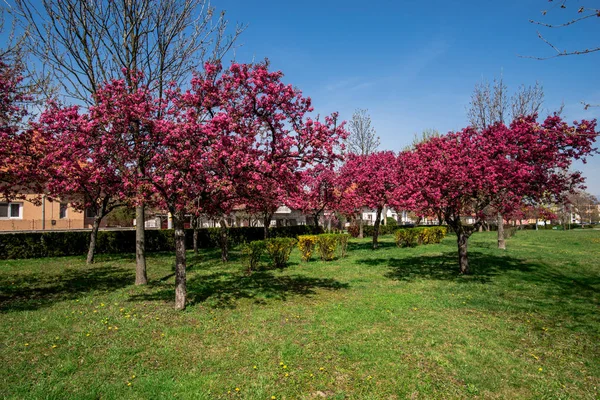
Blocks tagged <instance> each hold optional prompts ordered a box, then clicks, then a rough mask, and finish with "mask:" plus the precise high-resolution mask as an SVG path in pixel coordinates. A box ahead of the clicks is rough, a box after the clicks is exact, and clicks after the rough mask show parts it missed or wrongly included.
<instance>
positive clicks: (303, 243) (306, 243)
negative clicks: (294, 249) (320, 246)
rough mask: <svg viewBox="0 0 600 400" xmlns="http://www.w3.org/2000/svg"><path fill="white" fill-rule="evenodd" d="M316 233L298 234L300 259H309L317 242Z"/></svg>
mask: <svg viewBox="0 0 600 400" xmlns="http://www.w3.org/2000/svg"><path fill="white" fill-rule="evenodd" d="M317 240H318V236H317V235H300V236H298V249H300V256H301V257H302V261H310V259H311V257H312V255H313V253H314V251H315V246H316V244H317Z"/></svg>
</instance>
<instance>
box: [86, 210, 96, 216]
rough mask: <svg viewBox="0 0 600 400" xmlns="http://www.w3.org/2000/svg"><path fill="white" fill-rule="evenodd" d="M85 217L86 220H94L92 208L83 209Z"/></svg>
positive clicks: (94, 214)
mask: <svg viewBox="0 0 600 400" xmlns="http://www.w3.org/2000/svg"><path fill="white" fill-rule="evenodd" d="M85 217H86V218H94V217H96V211H94V209H93V208H86V209H85Z"/></svg>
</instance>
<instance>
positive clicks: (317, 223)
mask: <svg viewBox="0 0 600 400" xmlns="http://www.w3.org/2000/svg"><path fill="white" fill-rule="evenodd" d="M313 222H314V223H315V227H316V228H318V227H319V213H314V214H313Z"/></svg>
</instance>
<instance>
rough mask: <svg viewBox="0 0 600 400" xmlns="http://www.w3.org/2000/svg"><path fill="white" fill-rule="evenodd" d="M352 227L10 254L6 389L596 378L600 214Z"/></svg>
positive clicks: (566, 393) (368, 395)
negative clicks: (139, 257) (567, 219)
mask: <svg viewBox="0 0 600 400" xmlns="http://www.w3.org/2000/svg"><path fill="white" fill-rule="evenodd" d="M382 242H383V245H382V248H381V249H379V250H377V251H372V250H370V249H369V245H368V241H367V240H364V241H354V242H351V244H350V252H349V256H348V257H347V258H345V259H341V260H335V261H332V262H327V263H325V262H320V261H319V262H317V261H311V262H309V263H303V262H301V261H300V257H299V253H298V252H297V251H296V250H295V251H294V253H292V260H291V265H290V267H289V268H288V269H286V270H284V271H278V270H275V271H272V270H266V271H261V272H256V273H254V274H252V275H247V274H246V273H245V272H244V271H243V269H242V267H241V265H240V263H239V259H238V258H237V257H238V253H237V252H236V251H233V252H232V257H233V260H232V261H231V262H230V263H228V264H222V263H221V262H220V261H219V254H218V252H217V251H206V252H204V253H202V254H201V256H199V257H196V258H194V256H193V255H192V254H190V255H189V271H188V291H189V298H190V304H189V306H188V308H187V310H186V311H184V312H176V311H174V310H173V308H172V305H173V298H174V293H173V290H174V277H173V272H172V265H173V259H174V257H173V255H171V254H156V255H151V256H150V258H149V261H148V273H149V278H150V281H151V283H150V284H149V285H148V286H147V287H135V286H133V285H132V283H133V281H134V266H135V262H134V256H133V255H124V256H103V255H100V256H98V263H97V264H95V265H93V266H91V267H88V266H86V265H85V263H84V258H83V257H69V258H54V259H39V260H14V261H0V311H1V312H0V322H1V326H2V336H1V346H2V351H1V352H0V363H1V365H2V370H1V371H2V372H1V375H0V377H1V378H0V395H1V396H3V397H5V398H36V399H37V398H40V399H41V398H43V399H66V398H76V399H88V398H89V399H96V398H103V399H124V398H134V399H135V398H139V399H150V398H152V399H160V398H169V399H170V398H173V397H176V398H188V399H272V398H276V399H320V398H330V399H404V398H409V399H431V398H441V399H449V398H486V399H487V398H498V399H512V398H531V399H567V398H588V399H596V398H598V397H599V396H600V391H599V387H600V308H599V305H600V260H599V257H600V231H581V230H579V231H569V232H559V231H539V232H535V231H522V232H518V233H517V235H516V236H515V237H513V238H511V239H509V240H508V241H507V247H508V250H507V251H505V252H503V251H500V250H498V249H496V248H495V240H494V234H493V233H477V234H475V235H474V236H473V237H472V238H471V240H470V246H469V250H470V262H471V267H472V269H473V271H474V274H473V275H471V276H468V277H462V276H458V274H457V270H458V267H457V262H456V258H457V257H456V255H455V254H456V243H455V238H454V237H452V236H449V237H448V238H446V239H445V240H444V241H443V242H442V243H441V244H439V245H428V246H421V247H417V248H414V249H399V248H396V247H394V245H393V242H392V238H391V237H383V238H382Z"/></svg>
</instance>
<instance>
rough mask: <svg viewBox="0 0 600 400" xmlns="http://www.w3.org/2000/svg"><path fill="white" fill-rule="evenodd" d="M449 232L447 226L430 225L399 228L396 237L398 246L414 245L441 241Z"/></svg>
mask: <svg viewBox="0 0 600 400" xmlns="http://www.w3.org/2000/svg"><path fill="white" fill-rule="evenodd" d="M447 233H448V229H447V228H446V227H445V226H429V227H425V226H422V227H417V228H404V229H398V230H396V232H395V235H394V238H395V241H396V245H397V246H398V247H414V246H417V245H421V244H434V243H440V242H441V241H442V239H443V238H444V237H445V236H446V234H447Z"/></svg>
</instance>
